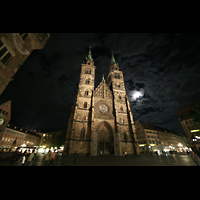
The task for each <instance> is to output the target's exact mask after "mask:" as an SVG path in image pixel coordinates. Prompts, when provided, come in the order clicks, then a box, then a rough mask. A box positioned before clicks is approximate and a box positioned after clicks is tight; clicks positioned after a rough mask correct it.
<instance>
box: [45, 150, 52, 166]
mask: <svg viewBox="0 0 200 200" xmlns="http://www.w3.org/2000/svg"><path fill="white" fill-rule="evenodd" d="M50 154H51V151H50V150H49V152H48V153H47V155H46V157H45V163H44V166H48V165H49V161H50Z"/></svg>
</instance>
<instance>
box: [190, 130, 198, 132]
mask: <svg viewBox="0 0 200 200" xmlns="http://www.w3.org/2000/svg"><path fill="white" fill-rule="evenodd" d="M198 131H199V130H191V132H198Z"/></svg>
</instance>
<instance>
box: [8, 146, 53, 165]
mask: <svg viewBox="0 0 200 200" xmlns="http://www.w3.org/2000/svg"><path fill="white" fill-rule="evenodd" d="M19 151H20V148H19V147H18V148H17V149H16V151H15V152H14V153H13V154H12V156H11V158H10V160H9V161H8V166H32V165H33V162H34V160H35V157H36V150H33V151H32V152H31V153H29V152H28V151H27V150H25V151H24V152H23V153H21V152H19ZM54 158H55V151H54V152H51V151H50V150H49V152H48V153H47V155H46V157H45V163H44V165H45V166H50V165H52V166H53V160H54Z"/></svg>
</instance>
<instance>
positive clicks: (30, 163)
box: [27, 150, 36, 166]
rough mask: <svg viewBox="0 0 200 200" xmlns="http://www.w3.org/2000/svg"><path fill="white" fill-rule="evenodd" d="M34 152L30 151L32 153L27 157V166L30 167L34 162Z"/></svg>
mask: <svg viewBox="0 0 200 200" xmlns="http://www.w3.org/2000/svg"><path fill="white" fill-rule="evenodd" d="M35 156H36V154H35V150H33V151H32V153H31V154H30V155H29V157H28V160H27V163H28V166H32V164H33V162H34V160H35Z"/></svg>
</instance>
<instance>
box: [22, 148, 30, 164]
mask: <svg viewBox="0 0 200 200" xmlns="http://www.w3.org/2000/svg"><path fill="white" fill-rule="evenodd" d="M27 157H28V151H27V150H25V151H24V153H23V154H22V162H21V163H22V166H24V165H25V162H26V159H27Z"/></svg>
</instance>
